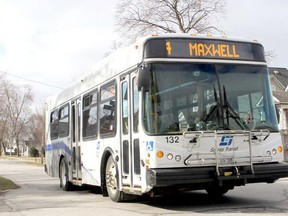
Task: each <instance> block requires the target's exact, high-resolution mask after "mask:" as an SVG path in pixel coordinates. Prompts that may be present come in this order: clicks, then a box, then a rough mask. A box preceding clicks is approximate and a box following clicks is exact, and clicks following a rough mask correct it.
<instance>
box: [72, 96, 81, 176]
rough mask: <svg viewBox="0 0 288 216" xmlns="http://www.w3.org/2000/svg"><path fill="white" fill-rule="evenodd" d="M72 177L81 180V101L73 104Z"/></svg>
mask: <svg viewBox="0 0 288 216" xmlns="http://www.w3.org/2000/svg"><path fill="white" fill-rule="evenodd" d="M71 123H72V124H71V125H72V127H71V139H72V140H71V143H72V176H73V180H76V181H77V180H81V178H82V173H81V146H80V123H81V101H80V99H77V100H75V101H74V102H72V122H71Z"/></svg>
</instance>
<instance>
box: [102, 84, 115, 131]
mask: <svg viewBox="0 0 288 216" xmlns="http://www.w3.org/2000/svg"><path fill="white" fill-rule="evenodd" d="M100 100H101V102H100V110H99V117H100V134H101V135H106V134H111V133H115V132H116V119H115V116H116V113H115V112H116V109H115V108H116V84H115V83H114V82H113V83H110V84H108V85H106V86H103V87H102V88H101V91H100Z"/></svg>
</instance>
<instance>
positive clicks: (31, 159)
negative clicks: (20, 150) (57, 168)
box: [0, 155, 45, 166]
mask: <svg viewBox="0 0 288 216" xmlns="http://www.w3.org/2000/svg"><path fill="white" fill-rule="evenodd" d="M0 159H7V160H18V161H21V162H23V163H28V164H35V165H38V166H44V164H45V157H44V158H43V159H41V157H25V156H19V157H17V156H8V155H5V156H0ZM42 160H43V163H41V161H42Z"/></svg>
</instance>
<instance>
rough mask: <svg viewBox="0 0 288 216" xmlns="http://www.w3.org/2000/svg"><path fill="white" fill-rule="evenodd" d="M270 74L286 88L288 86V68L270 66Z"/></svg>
mask: <svg viewBox="0 0 288 216" xmlns="http://www.w3.org/2000/svg"><path fill="white" fill-rule="evenodd" d="M269 75H270V76H271V77H274V78H275V79H276V80H277V83H278V84H280V85H281V87H282V88H283V89H284V90H285V89H286V88H287V86H288V70H287V69H286V68H277V67H269Z"/></svg>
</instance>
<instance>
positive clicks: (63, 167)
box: [59, 158, 73, 191]
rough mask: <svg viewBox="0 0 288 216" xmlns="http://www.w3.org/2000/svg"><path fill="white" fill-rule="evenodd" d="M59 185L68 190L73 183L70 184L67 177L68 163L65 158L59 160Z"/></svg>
mask: <svg viewBox="0 0 288 216" xmlns="http://www.w3.org/2000/svg"><path fill="white" fill-rule="evenodd" d="M59 171H60V173H59V176H60V187H61V188H62V189H63V190H64V191H70V190H72V188H73V185H72V184H71V182H70V181H69V178H68V165H67V162H66V160H65V158H62V160H61V162H60V170H59Z"/></svg>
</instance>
